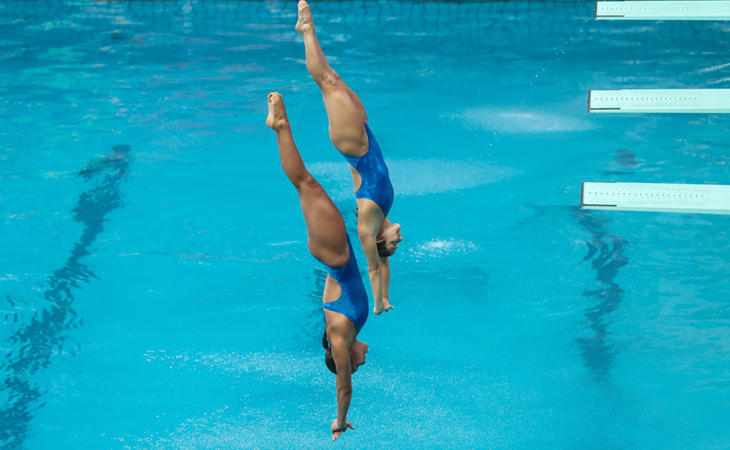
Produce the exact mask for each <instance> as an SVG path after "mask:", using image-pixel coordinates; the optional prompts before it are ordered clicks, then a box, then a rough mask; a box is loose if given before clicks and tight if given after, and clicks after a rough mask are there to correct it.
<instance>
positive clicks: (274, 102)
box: [266, 92, 289, 131]
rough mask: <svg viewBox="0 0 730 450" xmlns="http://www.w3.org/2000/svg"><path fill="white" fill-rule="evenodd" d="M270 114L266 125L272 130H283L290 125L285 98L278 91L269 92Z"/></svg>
mask: <svg viewBox="0 0 730 450" xmlns="http://www.w3.org/2000/svg"><path fill="white" fill-rule="evenodd" d="M268 100H269V116H268V117H267V118H266V126H267V127H269V128H271V129H272V130H275V131H276V130H281V129H282V128H286V127H288V126H289V119H288V118H287V117H286V108H284V99H283V98H282V97H281V94H279V93H278V92H269V96H268Z"/></svg>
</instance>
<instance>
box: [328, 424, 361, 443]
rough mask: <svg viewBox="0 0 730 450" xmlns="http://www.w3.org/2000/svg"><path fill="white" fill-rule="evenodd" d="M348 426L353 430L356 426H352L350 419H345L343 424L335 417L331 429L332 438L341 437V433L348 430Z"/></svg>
mask: <svg viewBox="0 0 730 450" xmlns="http://www.w3.org/2000/svg"><path fill="white" fill-rule="evenodd" d="M348 428H349V429H351V430H354V429H355V427H353V426H352V424H351V423H350V421H349V420H347V419H345V423H344V424H341V423H340V422H338V421H337V419H335V420H334V421H333V422H332V426H331V427H330V429H332V440H333V441H334V440H335V439H337V438H338V437H340V435H341V434H342V433H344V432H345V431H347V429H348Z"/></svg>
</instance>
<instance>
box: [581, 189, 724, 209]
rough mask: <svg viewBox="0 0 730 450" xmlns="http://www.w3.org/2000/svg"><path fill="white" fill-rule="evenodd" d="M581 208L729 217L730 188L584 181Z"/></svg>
mask: <svg viewBox="0 0 730 450" xmlns="http://www.w3.org/2000/svg"><path fill="white" fill-rule="evenodd" d="M580 207H581V209H603V210H615V211H653V212H675V213H693V214H730V186H725V185H717V184H665V183H597V182H584V183H583V185H582V188H581V195H580Z"/></svg>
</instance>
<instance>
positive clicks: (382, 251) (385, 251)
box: [378, 241, 397, 258]
mask: <svg viewBox="0 0 730 450" xmlns="http://www.w3.org/2000/svg"><path fill="white" fill-rule="evenodd" d="M396 248H397V247H394V248H387V247H386V246H385V241H380V242H378V255H380V257H381V258H387V257H389V256H390V255H392V254H393V253H395V250H396Z"/></svg>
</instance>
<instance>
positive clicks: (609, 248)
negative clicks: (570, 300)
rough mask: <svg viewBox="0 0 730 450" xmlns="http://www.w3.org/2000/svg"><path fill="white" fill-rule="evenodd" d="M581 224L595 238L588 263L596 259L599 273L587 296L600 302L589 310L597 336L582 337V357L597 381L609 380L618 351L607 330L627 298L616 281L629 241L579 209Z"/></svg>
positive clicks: (587, 291) (625, 259)
mask: <svg viewBox="0 0 730 450" xmlns="http://www.w3.org/2000/svg"><path fill="white" fill-rule="evenodd" d="M575 214H576V217H577V219H578V222H579V223H580V224H581V225H583V226H584V227H585V228H586V229H587V230H588V231H589V232H590V233H591V236H592V239H591V241H590V242H589V241H586V244H587V245H588V254H586V256H585V258H583V260H584V261H587V260H592V261H591V266H592V267H593V269H594V270H595V271H596V280H597V281H598V285H599V287H598V288H597V289H592V290H586V291H585V292H584V293H583V295H584V296H585V297H587V298H589V299H591V300H593V301H596V302H597V303H596V304H594V305H593V306H591V307H589V308H586V310H585V312H584V315H585V318H586V319H587V321H588V325H589V327H590V329H591V330H592V331H593V336H585V337H581V338H578V344H579V345H580V349H581V354H582V356H583V360H584V362H585V364H586V367H587V368H588V370H589V371H590V372H591V376H592V378H593V379H594V381H596V382H600V383H604V382H606V381H608V376H609V371H610V369H611V365H612V364H613V360H614V358H615V355H616V350H615V348H613V346H612V345H611V344H610V343H608V342H607V341H608V338H609V336H610V333H609V332H608V331H607V329H606V321H607V317H608V315H609V314H611V313H612V312H613V311H615V310H616V308H618V306H619V304H620V303H621V299H622V298H623V292H624V291H623V289H621V287H620V286H619V285H618V284H617V283H616V282H615V281H614V280H615V278H616V275H618V271H619V269H620V268H621V267H623V266H625V265H626V264H628V262H629V260H628V258H627V257H626V256H625V255H624V247H625V246H626V245H627V244H628V242H627V241H626V239H623V238H621V237H618V236H614V235H612V234H609V233H608V232H606V231H604V228H603V223H602V222H600V221H599V220H597V219H596V218H595V217H593V216H592V215H591V214H590V213H588V212H586V211H581V210H576V213H575Z"/></svg>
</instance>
